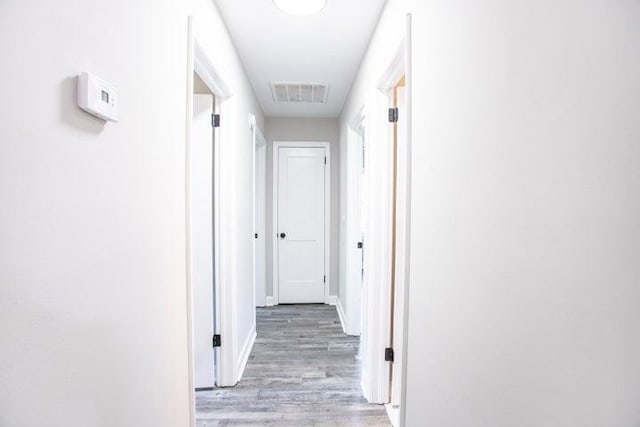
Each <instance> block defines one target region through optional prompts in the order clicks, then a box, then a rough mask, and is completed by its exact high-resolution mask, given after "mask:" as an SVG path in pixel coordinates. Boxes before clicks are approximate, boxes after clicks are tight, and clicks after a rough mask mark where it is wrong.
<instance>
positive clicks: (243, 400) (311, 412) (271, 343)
mask: <svg viewBox="0 0 640 427" xmlns="http://www.w3.org/2000/svg"><path fill="white" fill-rule="evenodd" d="M257 333H258V337H257V339H256V343H255V346H254V348H253V351H252V353H251V356H250V357H249V362H248V364H247V368H246V369H245V372H244V375H243V377H242V381H240V383H239V384H238V385H237V386H236V387H231V388H219V389H215V390H213V391H200V392H197V393H196V418H197V426H198V427H223V426H225V427H226V426H297V427H302V426H341V427H357V426H380V427H382V426H385V427H387V426H390V425H391V424H390V423H389V419H388V418H387V415H386V411H385V409H384V407H383V406H381V405H371V404H368V403H367V401H366V400H365V399H364V398H363V397H362V391H361V389H360V366H359V362H358V359H357V353H358V343H359V338H357V337H349V336H347V335H345V334H344V333H343V332H342V327H341V326H340V321H339V319H338V316H337V313H336V309H335V307H332V306H328V305H280V306H276V307H269V308H261V309H258V312H257Z"/></svg>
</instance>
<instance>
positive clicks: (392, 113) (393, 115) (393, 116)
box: [389, 107, 399, 123]
mask: <svg viewBox="0 0 640 427" xmlns="http://www.w3.org/2000/svg"><path fill="white" fill-rule="evenodd" d="M398 115H399V111H398V108H397V107H396V108H389V122H391V123H396V122H397V121H398Z"/></svg>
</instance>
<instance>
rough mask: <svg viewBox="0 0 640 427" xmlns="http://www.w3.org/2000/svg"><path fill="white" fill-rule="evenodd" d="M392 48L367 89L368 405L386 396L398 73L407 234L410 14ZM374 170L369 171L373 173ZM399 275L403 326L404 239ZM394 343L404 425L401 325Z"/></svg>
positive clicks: (365, 298)
mask: <svg viewBox="0 0 640 427" xmlns="http://www.w3.org/2000/svg"><path fill="white" fill-rule="evenodd" d="M400 38H401V42H400V44H399V46H398V48H397V49H396V51H395V52H391V53H392V55H391V57H390V59H389V60H388V61H387V62H386V66H385V68H384V69H382V70H381V74H380V78H379V80H378V85H377V87H376V88H375V89H372V90H371V92H369V95H370V96H369V97H368V99H369V102H370V105H371V107H372V108H369V106H367V111H371V112H372V114H373V116H372V117H371V118H370V120H371V121H370V122H369V123H370V124H371V126H370V127H369V128H368V129H369V130H370V131H369V134H368V136H367V141H368V144H367V148H368V149H367V153H366V154H367V166H368V167H369V170H370V171H372V173H370V174H369V175H371V176H370V177H369V178H368V180H369V189H368V195H369V202H370V204H371V215H370V216H369V221H368V222H369V224H368V225H367V230H368V235H367V238H368V248H369V250H368V251H367V252H366V261H365V263H366V265H367V266H369V268H366V269H365V286H364V290H363V301H364V304H365V310H364V312H363V331H362V351H363V361H362V365H363V376H362V387H363V391H364V392H365V397H366V398H367V399H368V400H369V401H370V402H373V403H380V404H383V403H388V402H389V398H390V382H389V381H390V375H389V374H390V364H389V362H385V361H384V349H385V348H387V347H389V346H390V345H391V343H390V339H391V334H390V329H391V328H390V326H391V307H390V301H391V262H392V260H391V238H392V235H393V234H392V230H391V228H392V220H391V212H392V205H391V204H392V199H391V197H392V180H391V172H392V167H391V166H392V165H391V161H392V158H393V156H392V149H393V147H392V144H390V143H389V142H390V136H391V132H390V126H389V122H388V117H387V111H388V108H389V105H390V94H391V90H392V89H393V88H394V87H395V86H396V84H397V83H398V82H399V80H400V79H401V77H402V76H403V75H404V76H405V81H406V89H405V91H406V112H405V114H406V122H405V123H406V126H407V132H406V141H404V144H406V151H405V153H406V156H407V157H406V164H407V172H406V173H407V177H406V181H405V182H406V188H407V190H409V191H407V192H406V193H405V194H407V195H408V196H407V200H405V201H403V203H404V205H405V208H406V209H405V212H406V215H405V216H403V217H398V218H396V224H397V227H403V228H404V230H405V232H406V235H407V236H408V238H409V236H410V235H411V234H410V223H409V212H410V200H409V199H410V196H409V195H410V186H411V183H410V177H411V170H410V168H411V84H412V80H411V77H412V76H411V15H410V14H408V15H407V16H406V26H405V33H404V34H403V36H402V37H399V39H400ZM373 171H375V173H373ZM405 244H406V245H407V247H406V248H405V254H406V259H405V265H404V269H403V270H404V271H403V274H404V276H405V281H404V282H405V292H404V310H403V313H402V317H403V318H404V325H407V324H408V323H407V316H408V310H407V307H408V304H407V301H408V299H409V258H410V254H409V250H408V248H409V245H410V242H409V241H408V240H407V241H406V242H405ZM399 341H400V343H397V344H396V346H398V345H399V346H401V347H402V351H401V352H400V353H401V354H402V358H403V361H404V363H402V364H401V366H402V375H401V377H402V385H401V390H402V392H401V402H400V417H399V420H400V421H399V425H401V426H402V425H404V412H405V409H404V408H405V401H406V357H407V328H406V327H405V328H404V331H403V334H402V337H400V340H399Z"/></svg>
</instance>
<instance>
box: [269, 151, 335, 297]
mask: <svg viewBox="0 0 640 427" xmlns="http://www.w3.org/2000/svg"><path fill="white" fill-rule="evenodd" d="M278 156H279V157H278V221H277V224H278V229H277V233H278V277H279V281H278V287H279V292H278V293H279V295H278V299H279V302H280V303H323V302H324V297H325V283H324V274H325V273H324V251H325V247H324V243H325V242H324V229H325V161H324V159H325V157H324V156H325V149H324V148H280V149H279V153H278Z"/></svg>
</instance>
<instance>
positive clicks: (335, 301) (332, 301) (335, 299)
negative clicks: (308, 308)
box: [327, 295, 338, 305]
mask: <svg viewBox="0 0 640 427" xmlns="http://www.w3.org/2000/svg"><path fill="white" fill-rule="evenodd" d="M327 304H329V305H338V296H337V295H329V297H328V298H327Z"/></svg>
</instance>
